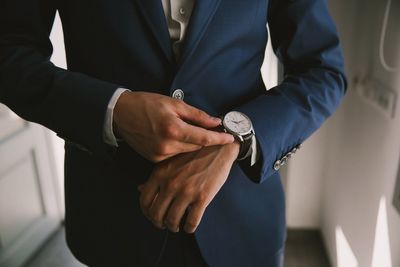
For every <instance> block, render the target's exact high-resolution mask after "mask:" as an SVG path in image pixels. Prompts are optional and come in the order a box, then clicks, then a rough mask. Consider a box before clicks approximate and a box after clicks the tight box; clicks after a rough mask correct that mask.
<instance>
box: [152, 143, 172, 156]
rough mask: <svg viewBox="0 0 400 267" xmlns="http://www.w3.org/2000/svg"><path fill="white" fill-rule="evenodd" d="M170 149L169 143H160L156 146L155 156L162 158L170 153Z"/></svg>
mask: <svg viewBox="0 0 400 267" xmlns="http://www.w3.org/2000/svg"><path fill="white" fill-rule="evenodd" d="M168 150H169V147H168V145H167V144H165V143H160V144H158V145H157V146H156V148H155V154H156V156H155V157H156V158H158V159H160V158H162V156H163V155H167V154H168Z"/></svg>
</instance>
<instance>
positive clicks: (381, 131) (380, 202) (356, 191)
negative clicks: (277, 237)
mask: <svg viewBox="0 0 400 267" xmlns="http://www.w3.org/2000/svg"><path fill="white" fill-rule="evenodd" d="M329 3H330V7H331V12H332V14H333V16H334V17H335V19H336V21H337V24H338V28H339V31H340V34H341V37H342V43H343V48H344V53H345V58H346V66H347V73H348V78H349V81H350V87H349V91H348V94H347V96H346V98H345V100H344V102H343V105H342V106H341V107H340V108H339V110H338V112H337V113H336V114H335V115H334V116H333V117H332V118H331V119H330V120H329V121H328V123H327V124H326V125H324V126H323V128H322V129H321V130H320V131H318V132H317V133H316V134H315V135H314V136H313V137H311V138H310V139H309V140H308V141H307V142H306V144H305V146H304V148H303V150H302V151H301V152H300V153H299V154H298V155H296V157H295V158H294V159H293V160H292V162H291V163H290V165H289V170H288V173H289V175H288V189H287V191H288V195H287V206H288V207H287V208H288V212H287V217H288V224H289V227H300V228H317V227H319V226H320V227H321V228H322V230H323V236H324V239H325V241H326V245H327V248H328V252H329V256H330V258H331V261H332V263H333V266H340V267H352V266H360V267H364V266H374V267H375V266H376V267H378V266H379V267H386V266H400V253H399V252H400V215H399V214H398V213H397V211H396V210H395V209H394V207H393V206H392V199H393V193H394V186H395V180H396V176H397V171H398V165H399V153H400V138H399V136H400V108H398V110H397V112H396V116H395V118H393V119H391V118H389V117H387V116H385V115H383V113H381V112H379V111H378V110H377V109H375V108H374V107H373V106H372V105H370V103H368V102H367V101H365V100H364V99H362V98H361V97H360V96H359V94H358V93H357V92H356V90H355V86H354V85H353V83H352V81H353V80H354V78H359V79H360V78H361V79H367V80H370V81H379V82H381V83H382V84H383V85H384V86H385V87H388V88H391V89H392V90H395V91H397V93H399V94H400V75H399V74H400V72H397V73H389V72H387V71H385V70H383V68H382V67H381V65H380V63H379V57H378V56H379V37H380V30H381V23H382V19H383V14H384V10H385V4H386V1H383V0H372V1H362V0H331V1H329ZM392 5H393V6H392V12H391V13H392V14H391V21H390V22H389V30H388V35H387V43H386V50H387V51H386V57H387V61H388V62H389V63H390V64H391V65H396V63H397V65H399V64H398V63H400V56H399V53H400V51H399V47H400V46H399V44H400V43H399V41H400V37H399V36H400V31H399V28H398V26H396V25H400V19H399V14H400V3H399V1H394V2H393V3H392ZM397 106H398V107H400V104H399V103H398V100H397ZM319 189H320V190H319Z"/></svg>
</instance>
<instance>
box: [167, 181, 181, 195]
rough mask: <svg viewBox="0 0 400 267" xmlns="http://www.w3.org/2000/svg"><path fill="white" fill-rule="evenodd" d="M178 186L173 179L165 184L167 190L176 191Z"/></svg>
mask: <svg viewBox="0 0 400 267" xmlns="http://www.w3.org/2000/svg"><path fill="white" fill-rule="evenodd" d="M178 188H179V184H178V182H177V181H176V180H175V179H172V180H169V181H168V182H167V183H166V185H165V190H166V191H167V192H176V191H177V190H178Z"/></svg>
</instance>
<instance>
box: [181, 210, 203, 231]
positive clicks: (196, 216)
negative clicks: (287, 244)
mask: <svg viewBox="0 0 400 267" xmlns="http://www.w3.org/2000/svg"><path fill="white" fill-rule="evenodd" d="M206 207H207V206H206V205H204V204H194V205H192V206H191V207H190V209H189V214H188V216H187V218H186V222H185V232H186V233H189V234H192V233H194V232H195V231H196V229H197V227H198V226H199V224H200V221H201V218H203V214H204V211H205V210H206Z"/></svg>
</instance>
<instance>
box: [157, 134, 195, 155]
mask: <svg viewBox="0 0 400 267" xmlns="http://www.w3.org/2000/svg"><path fill="white" fill-rule="evenodd" d="M180 139H182V137H180ZM168 147H169V148H167V150H166V154H165V155H163V156H165V157H166V158H170V157H172V156H175V155H177V154H181V153H187V152H193V151H197V150H200V149H201V148H203V146H200V145H195V144H190V143H185V142H182V141H171V142H170V143H169V144H168Z"/></svg>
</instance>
